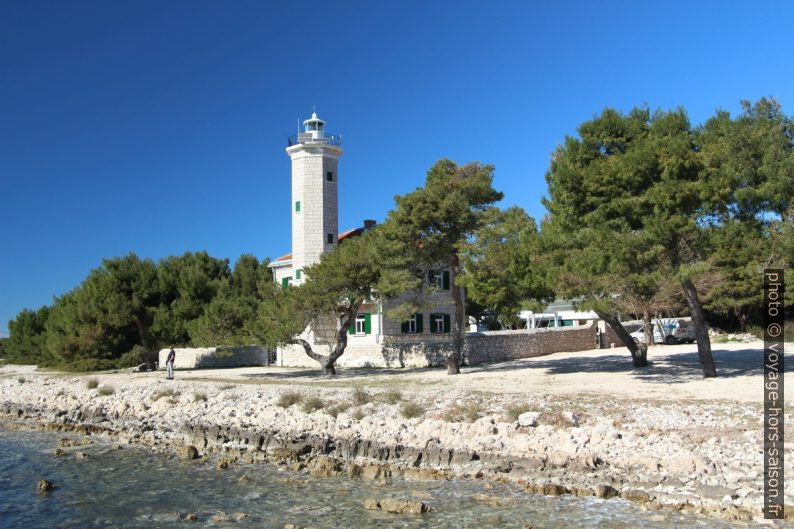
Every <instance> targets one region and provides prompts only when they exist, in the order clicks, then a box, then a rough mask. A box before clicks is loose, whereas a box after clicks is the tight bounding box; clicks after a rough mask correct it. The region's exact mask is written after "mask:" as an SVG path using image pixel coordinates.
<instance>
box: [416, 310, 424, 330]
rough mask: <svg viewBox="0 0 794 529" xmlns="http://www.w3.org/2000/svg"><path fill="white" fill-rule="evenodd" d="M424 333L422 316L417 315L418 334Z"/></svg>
mask: <svg viewBox="0 0 794 529" xmlns="http://www.w3.org/2000/svg"><path fill="white" fill-rule="evenodd" d="M422 331H424V329H423V328H422V315H421V314H417V315H416V332H417V333H419V334H421V333H422Z"/></svg>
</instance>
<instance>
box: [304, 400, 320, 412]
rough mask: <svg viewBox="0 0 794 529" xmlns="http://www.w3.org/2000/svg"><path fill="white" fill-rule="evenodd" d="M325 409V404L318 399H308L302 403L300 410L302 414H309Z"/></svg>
mask: <svg viewBox="0 0 794 529" xmlns="http://www.w3.org/2000/svg"><path fill="white" fill-rule="evenodd" d="M324 407H325V403H324V402H323V400H322V399H321V398H320V397H309V398H307V399H306V400H304V401H303V404H302V405H301V409H302V410H303V413H311V412H313V411H317V410H321V409H323V408H324Z"/></svg>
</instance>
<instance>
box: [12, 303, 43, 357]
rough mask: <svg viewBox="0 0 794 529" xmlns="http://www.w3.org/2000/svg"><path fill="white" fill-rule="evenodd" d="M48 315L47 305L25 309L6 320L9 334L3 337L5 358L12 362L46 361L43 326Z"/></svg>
mask: <svg viewBox="0 0 794 529" xmlns="http://www.w3.org/2000/svg"><path fill="white" fill-rule="evenodd" d="M49 315H50V308H49V307H46V306H45V307H41V308H40V309H39V310H37V311H32V310H28V309H25V310H23V311H22V312H20V313H19V314H17V317H16V318H15V319H13V320H11V321H9V322H8V330H9V334H10V336H9V337H8V338H5V339H3V349H4V355H5V357H6V359H7V360H8V361H9V362H10V363H12V364H39V365H44V364H46V363H47V359H48V357H49V355H48V351H47V348H46V338H47V335H46V331H45V326H46V324H47V319H48V318H49Z"/></svg>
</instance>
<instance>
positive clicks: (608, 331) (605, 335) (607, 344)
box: [598, 320, 642, 349]
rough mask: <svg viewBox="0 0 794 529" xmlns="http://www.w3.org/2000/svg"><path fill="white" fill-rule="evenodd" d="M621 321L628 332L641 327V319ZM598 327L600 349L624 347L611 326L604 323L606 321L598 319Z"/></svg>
mask: <svg viewBox="0 0 794 529" xmlns="http://www.w3.org/2000/svg"><path fill="white" fill-rule="evenodd" d="M622 323H623V327H625V329H626V331H628V332H629V333H633V332H634V331H636V330H637V329H639V328H640V327H642V321H624V322H622ZM598 327H599V329H600V330H601V349H610V348H612V347H625V346H624V345H623V341H622V340H621V339H620V338H618V335H617V334H616V333H615V331H613V330H612V327H610V326H609V325H607V324H606V322H604V321H602V320H599V322H598Z"/></svg>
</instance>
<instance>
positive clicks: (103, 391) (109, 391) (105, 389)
mask: <svg viewBox="0 0 794 529" xmlns="http://www.w3.org/2000/svg"><path fill="white" fill-rule="evenodd" d="M96 392H97V395H101V396H103V397H107V396H108V395H113V394H114V393H115V392H116V390H115V389H113V388H112V387H111V386H102V387H101V388H99V389H98V390H96Z"/></svg>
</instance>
